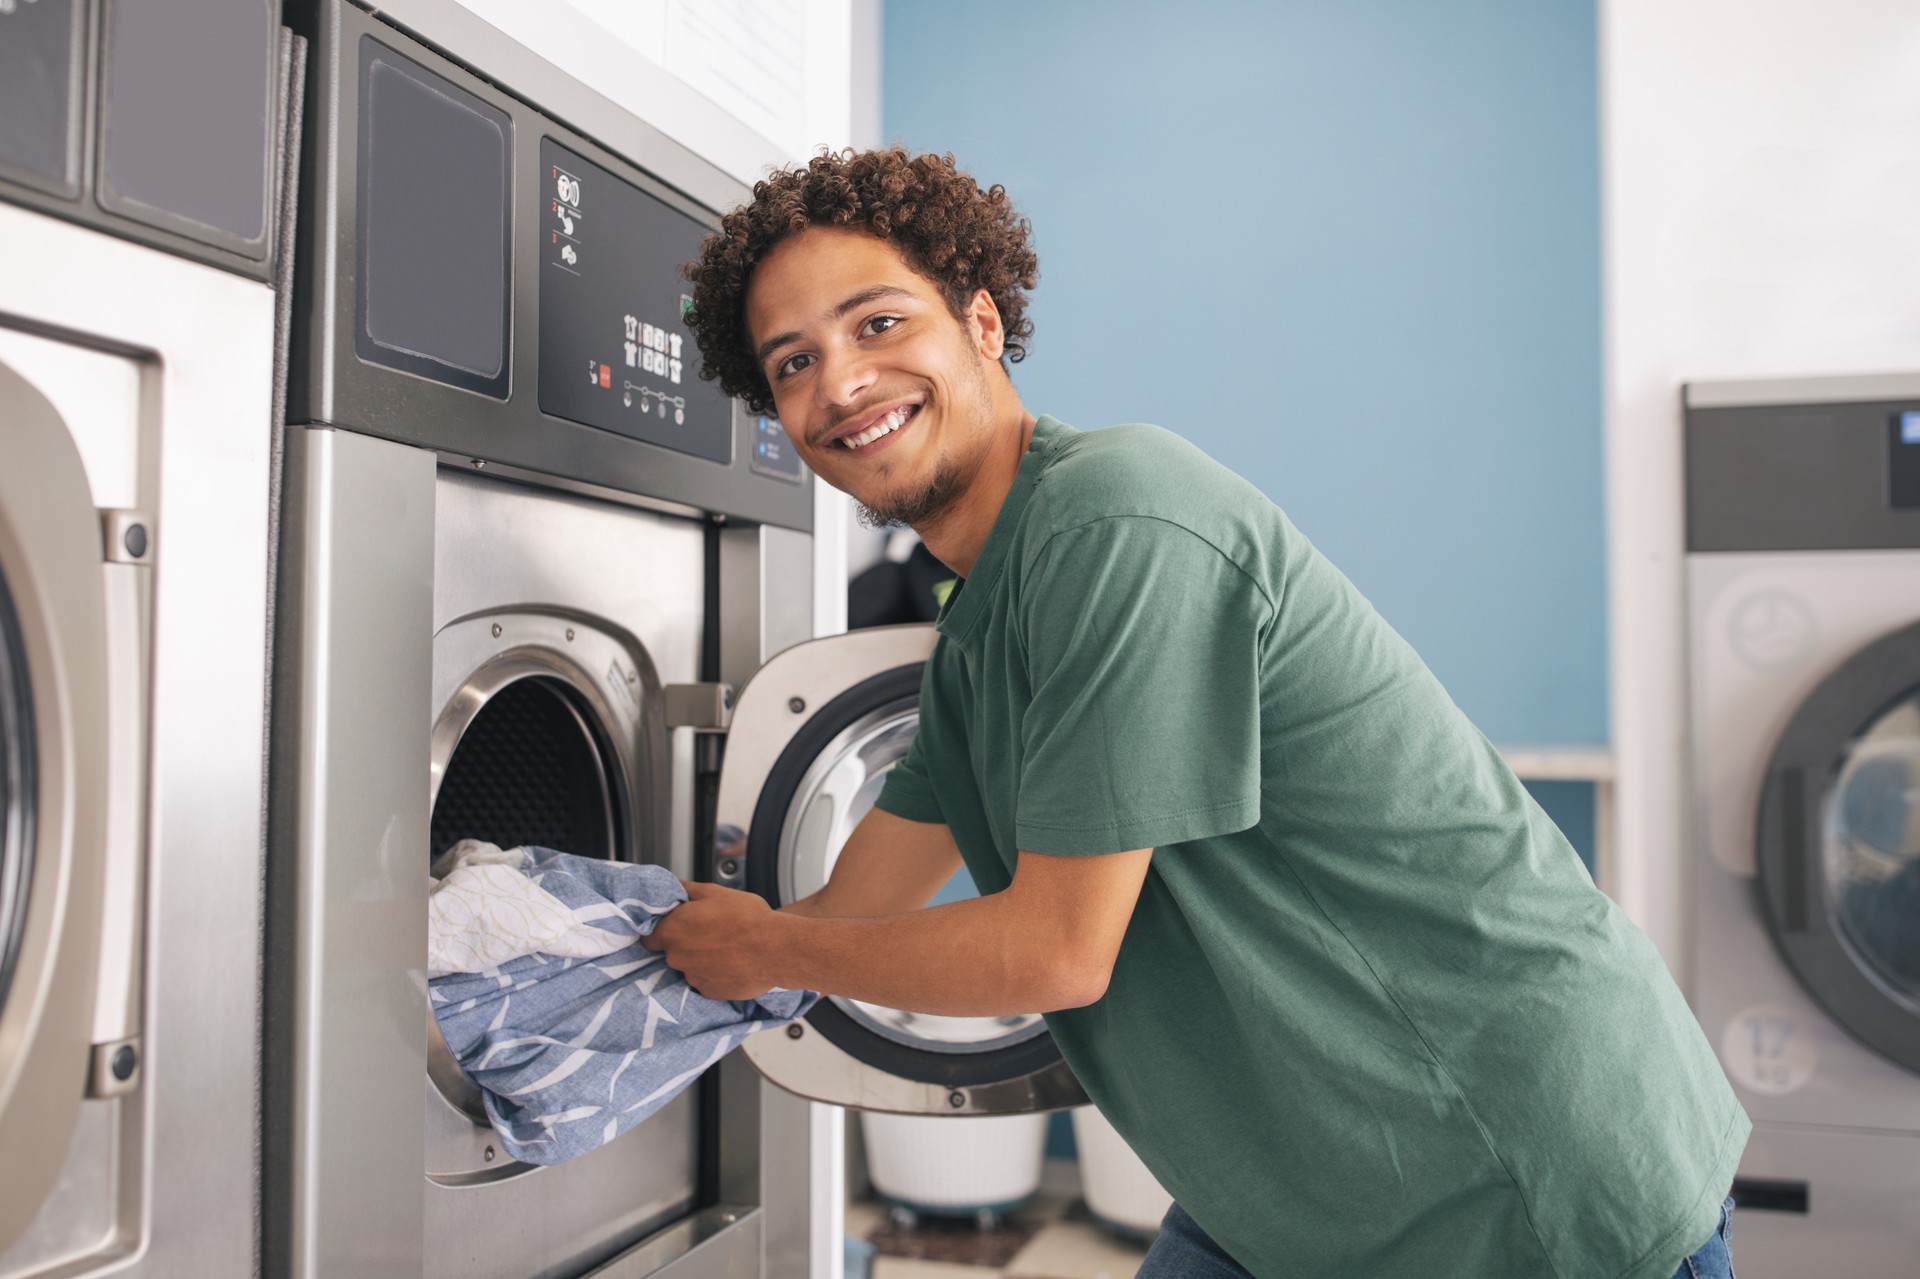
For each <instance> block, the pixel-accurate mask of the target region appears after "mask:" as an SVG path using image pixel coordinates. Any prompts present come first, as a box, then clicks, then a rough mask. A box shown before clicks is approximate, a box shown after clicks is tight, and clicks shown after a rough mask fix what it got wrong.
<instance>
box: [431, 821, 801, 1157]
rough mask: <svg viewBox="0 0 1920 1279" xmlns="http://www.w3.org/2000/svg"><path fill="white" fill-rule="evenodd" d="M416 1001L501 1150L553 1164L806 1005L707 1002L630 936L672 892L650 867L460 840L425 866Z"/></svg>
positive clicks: (609, 1134) (652, 920)
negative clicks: (432, 1020)
mask: <svg viewBox="0 0 1920 1279" xmlns="http://www.w3.org/2000/svg"><path fill="white" fill-rule="evenodd" d="M434 869H435V872H436V874H437V875H438V876H439V879H438V880H437V881H436V882H435V884H434V885H433V889H432V892H431V895H430V896H429V898H428V965H427V972H428V978H429V981H428V997H429V999H430V1000H431V1002H432V1005H433V1011H434V1016H435V1017H436V1019H437V1020H438V1021H439V1023H440V1033H441V1035H442V1036H443V1037H444V1038H445V1039H446V1041H447V1047H448V1048H449V1049H450V1050H451V1051H452V1053H453V1055H454V1057H455V1058H456V1059H457V1060H458V1061H459V1063H460V1067H461V1069H463V1070H464V1071H466V1073H467V1076H468V1077H469V1078H470V1079H472V1080H473V1082H474V1083H475V1084H476V1085H477V1086H478V1087H479V1089H480V1091H481V1093H482V1095H483V1096H484V1099H485V1103H486V1108H487V1115H488V1117H489V1118H490V1119H491V1120H492V1122H493V1128H494V1131H495V1132H496V1133H498V1134H499V1136H500V1140H501V1142H502V1144H503V1145H504V1146H505V1147H506V1150H507V1153H508V1154H510V1155H512V1156H513V1157H514V1158H515V1159H519V1160H522V1161H524V1162H526V1163H534V1164H555V1163H559V1162H561V1161H562V1160H566V1159H572V1158H574V1157H575V1156H577V1155H583V1154H586V1153H587V1152H588V1151H591V1150H595V1149H597V1148H599V1147H601V1146H604V1145H606V1144H607V1143H608V1142H610V1141H612V1140H613V1139H614V1138H615V1137H618V1136H619V1135H620V1134H621V1133H623V1132H625V1131H627V1130H628V1129H629V1128H632V1127H633V1126H634V1125H635V1124H638V1123H639V1122H640V1121H641V1120H643V1119H645V1118H646V1117H647V1116H649V1115H651V1114H653V1113H654V1112H655V1111H657V1110H659V1109H660V1108H661V1107H662V1106H664V1105H666V1104H667V1103H668V1102H669V1101H671V1100H672V1099H673V1098H674V1097H675V1096H677V1095H678V1094H679V1093H680V1092H681V1091H682V1090H683V1089H685V1088H686V1087H687V1085H689V1084H691V1083H692V1082H693V1081H694V1080H695V1079H698V1078H699V1077H700V1074H701V1072H703V1071H705V1070H706V1069H707V1068H708V1067H709V1066H711V1065H713V1064H714V1063H715V1062H717V1061H719V1060H720V1059H721V1058H722V1057H724V1056H726V1055H727V1054H728V1053H729V1052H731V1051H732V1050H733V1049H734V1048H735V1047H737V1046H738V1045H739V1044H740V1042H741V1041H742V1040H744V1039H746V1037H747V1036H748V1035H751V1034H753V1033H754V1032H755V1031H759V1030H769V1029H774V1028H776V1027H780V1026H785V1025H787V1024H788V1023H790V1022H792V1021H794V1020H796V1019H797V1018H799V1017H801V1016H803V1015H804V1014H805V1013H806V1011H807V1010H808V1009H809V1008H811V1007H812V1006H813V1004H814V1002H815V1000H817V999H818V998H819V996H818V995H815V994H814V993H812V992H811V991H801V990H774V991H770V992H768V993H767V994H765V995H763V996H761V997H760V998H759V999H755V1000H727V1001H723V1000H713V999H708V998H707V997H706V996H704V995H701V994H700V993H698V992H697V991H695V990H694V989H693V988H692V987H691V986H689V985H688V984H687V980H686V978H685V977H683V976H682V975H681V974H680V973H679V972H677V971H676V970H674V969H672V968H669V967H668V966H667V963H666V959H665V957H664V956H661V955H658V954H655V953H654V952H653V951H650V950H648V949H647V948H646V947H645V946H643V945H642V944H641V942H640V939H641V938H642V937H644V936H646V935H647V934H648V933H650V932H652V931H653V927H654V925H655V924H656V923H657V922H658V921H659V920H660V918H661V916H663V915H665V914H666V913H667V912H668V911H670V910H672V909H673V908H674V907H676V906H678V905H680V904H681V903H682V902H684V901H686V900H687V893H686V889H685V888H684V887H683V886H682V885H681V883H680V881H679V879H678V878H676V877H675V876H674V874H673V873H672V872H671V871H669V870H667V869H666V868H665V867H663V866H636V865H633V864H631V863H627V862H611V861H602V860H600V859H598V858H592V857H575V856H572V855H571V854H568V853H558V852H554V851H553V850H552V849H548V848H514V849H507V850H504V851H503V850H501V849H499V848H496V847H494V846H493V845H491V844H482V843H478V842H476V841H465V842H462V843H461V844H458V845H456V846H455V847H454V848H453V849H451V850H450V851H449V852H448V853H447V854H446V855H445V856H444V857H442V858H441V859H440V862H439V863H438V864H436V866H435V868H434Z"/></svg>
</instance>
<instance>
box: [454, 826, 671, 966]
mask: <svg viewBox="0 0 1920 1279" xmlns="http://www.w3.org/2000/svg"><path fill="white" fill-rule="evenodd" d="M526 864H527V850H526V849H524V848H512V849H506V850H502V849H501V848H500V847H498V846H497V845H494V844H486V843H482V842H481V841H479V840H477V839H465V840H461V841H460V842H459V843H458V844H455V845H454V846H453V847H452V848H450V849H448V850H447V852H446V854H445V855H444V856H442V857H441V858H440V859H439V861H438V862H436V863H435V865H434V870H435V872H436V873H437V874H438V875H439V876H440V878H439V879H438V880H437V881H436V882H435V883H434V884H433V886H432V888H431V889H430V890H429V891H428V896H427V976H429V977H442V976H445V975H446V974H448V973H479V972H486V971H487V970H489V969H493V968H498V967H499V966H500V965H501V964H504V963H506V962H508V961H509V960H513V959H518V958H520V957H521V956H523V955H533V954H545V955H558V956H560V957H562V958H568V959H598V958H599V957H600V956H602V955H610V954H612V953H613V952H614V951H616V950H619V949H621V948H622V947H625V946H630V945H632V944H633V941H634V939H635V938H636V937H638V936H639V935H640V934H639V933H638V932H637V931H635V930H634V929H632V928H631V927H622V926H620V925H622V924H623V923H624V917H622V916H621V915H620V914H619V912H618V911H611V912H610V911H609V910H608V909H607V908H606V907H593V906H589V907H583V908H581V909H580V910H579V911H575V910H573V909H570V908H569V907H567V906H566V905H565V904H564V903H563V902H561V901H560V899H559V898H557V897H555V896H554V895H553V894H552V893H549V892H548V891H547V890H546V889H544V888H542V887H540V883H539V879H538V877H537V876H535V877H531V878H530V877H529V876H527V875H526V874H525V873H524V872H523V868H524V867H525V866H526ZM594 921H600V922H597V923H596V922H594Z"/></svg>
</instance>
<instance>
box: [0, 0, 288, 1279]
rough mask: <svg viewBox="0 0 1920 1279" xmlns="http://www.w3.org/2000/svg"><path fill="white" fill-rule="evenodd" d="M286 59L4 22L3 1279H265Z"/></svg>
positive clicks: (256, 46)
mask: <svg viewBox="0 0 1920 1279" xmlns="http://www.w3.org/2000/svg"><path fill="white" fill-rule="evenodd" d="M156 23H158V24H159V25H160V26H161V27H162V28H165V29H166V30H167V32H168V34H169V35H170V36H171V37H172V38H173V39H174V41H175V43H173V44H172V45H171V46H170V47H168V48H160V47H156V45H155V43H154V36H155V24H156ZM292 57H293V48H292V45H291V44H290V43H289V42H287V41H285V40H284V33H283V32H282V30H281V28H280V25H279V22H278V16H277V11H276V10H275V8H274V6H272V5H270V4H267V3H262V2H259V0H248V2H247V3H232V2H230V0H189V2H186V3H181V4H178V5H173V6H169V7H168V8H167V10H166V11H164V12H161V11H158V10H156V9H153V8H151V7H147V6H137V5H119V6H114V7H113V8H112V9H108V8H106V7H105V6H103V5H100V4H93V3H84V2H81V0H42V2H41V3H38V4H35V5H26V6H16V5H7V6H5V8H4V11H0V1152H4V1155H3V1156H0V1275H3V1276H6V1277H7V1279H22V1277H24V1276H30V1275H31V1276H53V1275H59V1276H80V1275H91V1274H97V1273H105V1272H108V1271H111V1272H112V1273H116V1274H167V1275H181V1274H192V1275H206V1276H214V1277H230V1279H240V1277H242V1276H248V1275H251V1274H253V1273H254V1271H255V1265H256V1259H257V1231H256V1227H255V1203H256V1195H257V1189H258V1182H257V1176H256V1162H255V1158H254V1148H255V1141H256V1135H257V1131H258V1124H257V1098H258V1087H257V1083H258V1068H259V1054H258V1044H259V1035H258V1021H259V1012H260V1008H259V973H260V904H259V903H260V874H261V867H262V840H261V835H262V828H261V819H260V810H261V799H262V791H261V771H262V770H261V757H262V751H263V746H264V738H265V732H266V729H265V720H264V712H263V706H262V702H263V694H264V690H265V685H266V672H265V658H266V651H267V650H266V636H267V616H266V598H267V586H266V583H267V576H268V551H269V547H270V544H271V539H270V534H269V517H268V511H269V501H268V496H269V487H270V461H271V457H270V444H271V441H272V439H273V430H272V423H273V420H274V416H275V415H274V409H273V384H274V376H273V370H274V350H275V347H274V337H275V310H274V302H275V297H274V293H273V291H272V288H271V286H270V281H271V280H272V278H273V276H274V272H275V270H276V266H277V263H278V257H277V254H276V248H277V231H278V225H279V224H278V216H277V215H278V211H279V208H280V205H281V185H280V183H281V179H282V177H283V167H282V157H283V154H284V145H285V141H286V139H285V129H286V116H285V113H284V103H283V100H282V97H281V93H280V86H281V85H282V84H283V83H284V79H283V77H284V76H285V75H286V73H287V71H288V69H289V68H290V67H291V65H292ZM187 83H191V84H193V85H194V91H193V92H191V93H187V94H182V93H181V91H180V86H181V85H182V84H187ZM183 99H192V100H191V101H186V100H183ZM207 112H211V113H213V114H214V115H216V116H219V117H221V120H222V123H221V125H219V126H216V130H215V132H213V133H210V132H209V129H208V128H207V127H206V126H207V119H206V114H205V113H207ZM222 128H223V129H224V132H219V129H222Z"/></svg>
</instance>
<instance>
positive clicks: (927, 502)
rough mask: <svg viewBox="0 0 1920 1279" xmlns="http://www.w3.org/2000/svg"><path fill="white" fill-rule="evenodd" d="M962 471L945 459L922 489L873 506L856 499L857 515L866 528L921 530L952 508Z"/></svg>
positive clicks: (893, 496)
mask: <svg viewBox="0 0 1920 1279" xmlns="http://www.w3.org/2000/svg"><path fill="white" fill-rule="evenodd" d="M961 478H962V477H961V474H960V468H959V467H958V466H956V465H954V463H953V462H951V461H950V460H948V459H946V458H942V459H941V460H940V463H939V465H938V466H936V467H935V468H934V471H933V475H932V477H931V478H930V479H928V480H927V482H926V483H925V484H922V485H921V486H920V487H919V488H917V489H914V490H912V491H911V492H906V493H890V494H888V495H887V496H886V497H885V498H882V499H880V500H878V501H877V502H876V503H874V504H873V505H868V504H867V503H866V502H862V501H860V500H859V499H857V498H856V499H855V500H854V508H855V513H856V514H857V515H858V516H859V518H860V523H861V525H862V526H863V527H866V528H873V529H881V528H891V527H892V526H894V525H896V524H906V525H909V526H910V527H913V528H919V527H920V526H921V525H923V524H925V523H927V521H929V520H931V519H932V518H933V517H934V516H936V515H938V514H940V512H942V511H944V510H946V509H947V507H949V506H951V505H953V501H954V499H955V498H957V497H959V496H960V488H961Z"/></svg>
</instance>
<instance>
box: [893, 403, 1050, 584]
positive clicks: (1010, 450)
mask: <svg viewBox="0 0 1920 1279" xmlns="http://www.w3.org/2000/svg"><path fill="white" fill-rule="evenodd" d="M995 410H996V414H997V415H999V416H1000V420H1001V421H1002V422H1003V423H1005V425H1004V426H1002V427H1001V428H1000V429H999V430H997V431H996V432H995V435H996V436H997V438H996V439H995V440H994V442H993V444H992V446H991V447H990V448H989V449H988V451H987V456H986V458H985V459H984V460H983V461H982V462H981V463H980V468H979V470H977V471H975V472H974V475H973V479H972V480H971V481H970V482H969V483H968V484H967V487H966V488H965V489H964V490H963V491H962V492H961V493H960V495H959V496H958V497H956V498H955V499H954V500H953V501H952V502H950V503H948V504H947V506H946V507H945V508H944V509H942V510H941V511H940V513H939V514H938V515H935V516H934V517H933V518H932V519H929V520H927V521H926V522H925V523H923V524H917V525H915V526H914V530H913V531H914V532H916V533H918V534H919V535H920V540H921V541H922V542H925V543H926V544H927V549H928V550H929V551H932V552H933V555H934V558H935V559H937V560H939V561H940V562H941V563H942V564H945V565H946V566H947V567H948V568H950V569H952V570H953V571H954V572H955V573H956V574H958V575H959V576H961V577H967V576H969V575H971V574H972V572H973V565H974V561H976V560H978V559H979V558H980V550H981V548H982V547H984V546H986V544H987V537H988V535H989V534H991V533H992V532H993V522H994V520H995V519H997V518H998V517H999V515H1000V508H1001V507H1002V506H1005V505H1006V502H1007V494H1008V493H1010V492H1012V491H1013V481H1014V477H1015V476H1017V475H1018V474H1019V473H1020V459H1021V458H1023V457H1025V456H1026V453H1027V445H1028V443H1029V442H1030V441H1031V440H1032V439H1033V427H1034V422H1035V418H1034V416H1033V414H1031V413H1029V412H1027V410H1026V408H1025V406H1023V405H1022V404H1021V403H1020V401H1019V400H1018V399H1017V398H1010V399H1009V401H1008V402H1007V403H1006V404H1004V405H1001V404H996V405H995Z"/></svg>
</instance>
